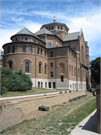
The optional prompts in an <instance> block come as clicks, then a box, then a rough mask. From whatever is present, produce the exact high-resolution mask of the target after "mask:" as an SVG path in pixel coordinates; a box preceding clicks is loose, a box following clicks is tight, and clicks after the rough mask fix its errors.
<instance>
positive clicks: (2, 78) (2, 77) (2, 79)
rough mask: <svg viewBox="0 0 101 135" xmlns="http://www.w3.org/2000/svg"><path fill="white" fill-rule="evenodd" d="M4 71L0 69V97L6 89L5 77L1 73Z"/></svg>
mask: <svg viewBox="0 0 101 135" xmlns="http://www.w3.org/2000/svg"><path fill="white" fill-rule="evenodd" d="M4 70H5V68H1V93H0V94H1V95H3V94H5V93H6V92H7V90H8V89H7V88H6V83H7V77H6V75H5V74H4V73H3V71H4Z"/></svg>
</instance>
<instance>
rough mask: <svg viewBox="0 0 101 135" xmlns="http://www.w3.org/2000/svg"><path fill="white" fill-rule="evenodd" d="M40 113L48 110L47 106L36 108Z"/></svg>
mask: <svg viewBox="0 0 101 135" xmlns="http://www.w3.org/2000/svg"><path fill="white" fill-rule="evenodd" d="M38 109H39V110H40V111H48V110H49V107H47V106H43V105H42V106H39V108H38Z"/></svg>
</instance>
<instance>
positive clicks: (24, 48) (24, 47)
mask: <svg viewBox="0 0 101 135" xmlns="http://www.w3.org/2000/svg"><path fill="white" fill-rule="evenodd" d="M22 52H24V53H25V52H26V46H25V45H23V47H22Z"/></svg>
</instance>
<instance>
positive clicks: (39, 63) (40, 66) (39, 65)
mask: <svg viewBox="0 0 101 135" xmlns="http://www.w3.org/2000/svg"><path fill="white" fill-rule="evenodd" d="M39 74H41V63H39Z"/></svg>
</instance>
